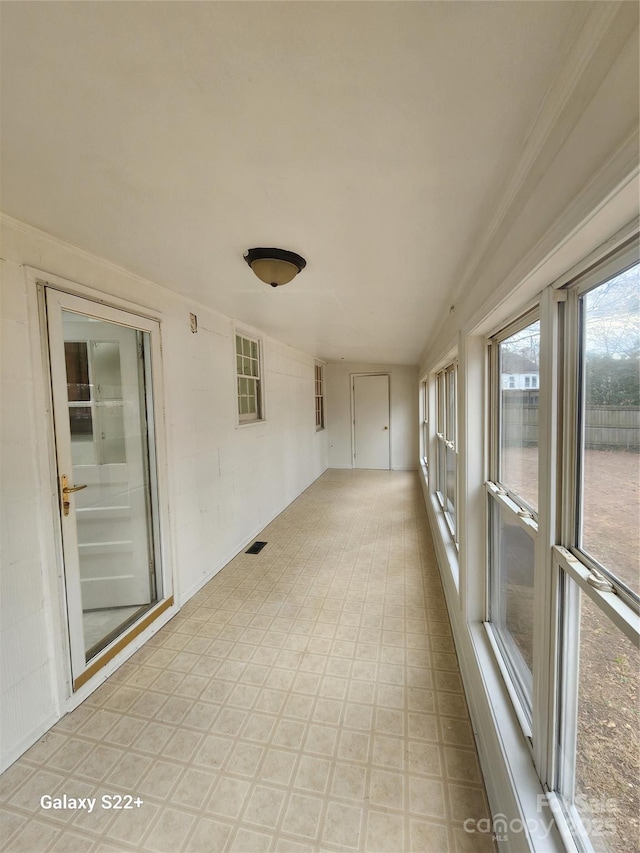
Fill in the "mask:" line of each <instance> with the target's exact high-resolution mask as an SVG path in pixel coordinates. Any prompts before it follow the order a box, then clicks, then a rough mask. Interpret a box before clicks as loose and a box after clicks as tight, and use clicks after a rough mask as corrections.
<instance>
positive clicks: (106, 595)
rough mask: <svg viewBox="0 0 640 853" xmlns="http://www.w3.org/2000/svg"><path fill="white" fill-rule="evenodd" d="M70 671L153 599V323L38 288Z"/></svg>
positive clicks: (157, 582)
mask: <svg viewBox="0 0 640 853" xmlns="http://www.w3.org/2000/svg"><path fill="white" fill-rule="evenodd" d="M46 306H47V325H48V335H49V358H50V367H51V388H52V398H53V414H54V427H55V439H56V457H57V459H56V462H57V469H58V480H59V495H60V517H61V529H62V542H63V555H64V569H65V586H66V593H67V613H68V619H69V636H70V639H71V656H72V670H73V674H74V678H77V676H78V675H79V674H81V673H82V672H83V671H84V670H85V669H86V666H87V663H88V661H89V660H90V659H92V658H93V657H95V655H97V654H98V653H99V652H100V651H101V650H102V649H104V648H105V647H106V646H107V645H109V643H111V642H112V641H113V640H114V639H116V638H117V637H118V636H120V635H121V634H122V633H123V631H125V630H126V629H127V628H129V627H130V626H131V625H132V624H134V623H135V622H136V621H137V620H138V619H139V618H141V617H142V615H143V614H144V613H145V612H146V611H147V610H149V608H150V607H151V606H152V605H153V604H155V603H156V602H158V601H159V600H160V599H161V598H162V589H161V586H162V584H161V573H160V565H159V563H160V559H159V555H160V547H159V522H158V517H157V496H156V470H155V445H154V440H153V436H154V423H153V402H152V392H151V372H150V368H151V335H152V333H157V324H155V323H153V321H149V320H144V319H143V318H140V317H137V316H135V315H131V314H128V313H127V312H123V311H118V310H116V309H113V308H108V307H106V306H103V305H100V304H97V303H94V302H91V301H89V300H86V299H82V298H80V297H77V296H72V295H70V294H67V293H62V292H60V291H57V290H53V289H51V288H47V290H46Z"/></svg>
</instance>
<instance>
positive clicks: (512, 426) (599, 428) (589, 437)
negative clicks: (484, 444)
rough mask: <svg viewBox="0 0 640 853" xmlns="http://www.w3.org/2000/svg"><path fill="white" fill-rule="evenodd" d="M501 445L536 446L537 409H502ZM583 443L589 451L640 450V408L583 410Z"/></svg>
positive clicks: (507, 406)
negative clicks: (584, 419) (584, 412)
mask: <svg viewBox="0 0 640 853" xmlns="http://www.w3.org/2000/svg"><path fill="white" fill-rule="evenodd" d="M502 415H503V417H502V422H503V427H504V432H503V442H504V443H505V444H506V445H507V446H509V445H522V444H524V445H525V446H526V445H531V446H534V445H536V444H537V443H538V407H537V406H533V405H524V406H523V405H515V406H509V405H508V404H507V405H505V406H504V407H503V410H502ZM585 444H586V447H587V448H588V449H590V450H633V451H636V452H638V451H640V408H638V407H637V406H635V407H634V406H629V407H626V408H616V407H614V406H593V407H590V408H588V409H587V411H586V422H585Z"/></svg>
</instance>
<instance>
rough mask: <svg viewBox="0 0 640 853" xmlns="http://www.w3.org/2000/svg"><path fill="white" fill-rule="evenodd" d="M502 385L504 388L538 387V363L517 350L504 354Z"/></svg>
mask: <svg viewBox="0 0 640 853" xmlns="http://www.w3.org/2000/svg"><path fill="white" fill-rule="evenodd" d="M500 366H501V371H500V387H501V388H502V389H503V390H517V391H525V390H530V389H534V388H538V378H539V373H538V365H537V364H536V363H535V362H533V361H531V359H529V358H527V357H526V356H524V355H521V354H520V353H517V352H505V353H503V354H502V364H501V365H500Z"/></svg>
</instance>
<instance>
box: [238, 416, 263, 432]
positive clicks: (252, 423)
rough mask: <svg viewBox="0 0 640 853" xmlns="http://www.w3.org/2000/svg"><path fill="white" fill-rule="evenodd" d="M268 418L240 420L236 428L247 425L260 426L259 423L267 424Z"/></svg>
mask: <svg viewBox="0 0 640 853" xmlns="http://www.w3.org/2000/svg"><path fill="white" fill-rule="evenodd" d="M266 422H267V419H266V418H258V419H257V420H255V421H239V422H238V423H236V429H244V428H245V427H252V426H258V424H266Z"/></svg>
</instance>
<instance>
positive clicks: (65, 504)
mask: <svg viewBox="0 0 640 853" xmlns="http://www.w3.org/2000/svg"><path fill="white" fill-rule="evenodd" d="M60 483H61V485H62V514H63V515H69V508H70V506H71V504H70V502H69V499H68V498H67V495H71V494H73V492H79V491H81V490H82V489H86V488H87V486H86V484H85V485H84V486H69V485H67V475H66V474H63V475H62V477H61V478H60Z"/></svg>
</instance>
